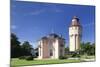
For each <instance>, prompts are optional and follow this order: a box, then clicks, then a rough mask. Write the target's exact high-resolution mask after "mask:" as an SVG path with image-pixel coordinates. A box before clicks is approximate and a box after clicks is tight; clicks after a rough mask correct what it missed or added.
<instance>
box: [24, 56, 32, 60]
mask: <svg viewBox="0 0 100 67" xmlns="http://www.w3.org/2000/svg"><path fill="white" fill-rule="evenodd" d="M25 59H26V60H33V59H34V58H33V57H32V56H26V58H25Z"/></svg>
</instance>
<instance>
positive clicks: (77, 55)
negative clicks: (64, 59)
mask: <svg viewBox="0 0 100 67" xmlns="http://www.w3.org/2000/svg"><path fill="white" fill-rule="evenodd" d="M72 57H80V55H79V54H77V53H74V54H72Z"/></svg>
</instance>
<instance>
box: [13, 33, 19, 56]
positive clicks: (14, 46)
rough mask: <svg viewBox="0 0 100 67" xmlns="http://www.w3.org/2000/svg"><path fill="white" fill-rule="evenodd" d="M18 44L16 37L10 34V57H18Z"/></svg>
mask: <svg viewBox="0 0 100 67" xmlns="http://www.w3.org/2000/svg"><path fill="white" fill-rule="evenodd" d="M19 44H20V42H19V41H18V38H17V36H16V35H15V34H14V33H11V57H12V58H15V57H19V56H20V45H19Z"/></svg>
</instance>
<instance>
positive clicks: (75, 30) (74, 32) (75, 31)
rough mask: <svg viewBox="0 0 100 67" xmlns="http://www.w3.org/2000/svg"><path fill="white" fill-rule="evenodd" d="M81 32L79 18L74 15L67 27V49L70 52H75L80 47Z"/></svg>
mask: <svg viewBox="0 0 100 67" xmlns="http://www.w3.org/2000/svg"><path fill="white" fill-rule="evenodd" d="M81 32H82V27H81V25H80V22H79V18H77V17H76V16H74V17H73V19H72V22H71V25H70V27H69V44H70V45H69V50H70V51H71V52H75V51H78V50H79V49H80V40H81Z"/></svg>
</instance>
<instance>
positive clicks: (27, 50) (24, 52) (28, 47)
mask: <svg viewBox="0 0 100 67" xmlns="http://www.w3.org/2000/svg"><path fill="white" fill-rule="evenodd" d="M21 48H22V55H24V56H28V55H31V50H32V49H33V48H32V45H30V43H29V42H28V41H24V43H23V44H22V46H21Z"/></svg>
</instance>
